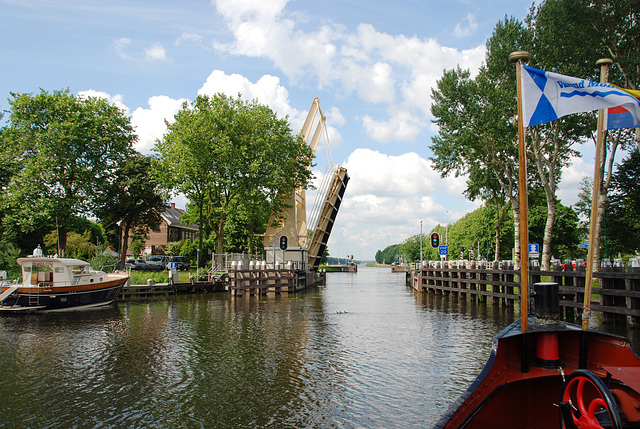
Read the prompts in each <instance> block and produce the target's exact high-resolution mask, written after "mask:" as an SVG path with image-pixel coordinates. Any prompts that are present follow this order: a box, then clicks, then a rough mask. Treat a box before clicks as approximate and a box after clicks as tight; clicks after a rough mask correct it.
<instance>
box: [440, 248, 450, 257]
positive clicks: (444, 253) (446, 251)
mask: <svg viewBox="0 0 640 429" xmlns="http://www.w3.org/2000/svg"><path fill="white" fill-rule="evenodd" d="M448 254H449V246H438V255H440V256H447V255H448Z"/></svg>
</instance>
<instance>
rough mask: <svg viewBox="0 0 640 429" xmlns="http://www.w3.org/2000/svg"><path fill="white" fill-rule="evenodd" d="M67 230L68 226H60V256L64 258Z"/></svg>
mask: <svg viewBox="0 0 640 429" xmlns="http://www.w3.org/2000/svg"><path fill="white" fill-rule="evenodd" d="M67 232H68V229H67V227H66V226H60V227H58V256H59V257H61V258H63V257H64V256H65V248H66V247H67Z"/></svg>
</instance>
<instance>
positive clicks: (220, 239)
mask: <svg viewBox="0 0 640 429" xmlns="http://www.w3.org/2000/svg"><path fill="white" fill-rule="evenodd" d="M167 127H168V131H167V133H166V134H165V136H164V137H163V139H162V140H160V141H158V142H157V144H156V146H155V149H154V150H155V151H156V153H157V154H158V157H157V159H156V160H155V161H156V162H155V171H156V174H157V177H158V178H159V180H160V181H161V182H162V183H163V184H164V185H165V186H166V187H167V188H169V189H172V190H174V191H177V192H181V193H183V194H184V195H186V196H187V198H188V199H189V201H190V202H191V204H189V205H188V206H187V211H188V215H187V216H186V217H185V219H187V220H188V221H190V222H196V223H198V224H199V225H200V240H201V241H200V245H199V248H201V249H203V247H204V237H205V236H210V234H211V233H215V239H216V252H217V253H223V252H224V247H225V246H232V247H235V248H237V249H238V248H245V246H248V249H249V250H251V249H252V245H253V243H254V241H253V235H254V234H255V233H261V232H264V230H265V228H266V222H267V220H268V219H269V215H270V214H271V213H277V212H279V211H280V210H281V209H282V208H283V206H284V196H286V195H289V194H290V193H291V192H293V190H294V189H296V188H306V187H307V184H308V182H309V179H310V174H311V173H310V170H309V166H310V164H311V159H312V152H311V149H310V148H309V147H308V146H307V145H306V143H305V142H304V141H303V140H302V138H301V137H300V136H296V137H294V136H293V135H292V132H291V128H290V126H289V124H288V122H287V120H286V119H278V118H277V116H276V114H275V113H274V112H273V111H272V110H271V109H269V108H268V107H267V106H264V105H260V104H258V103H257V101H251V102H249V101H244V100H242V99H241V98H240V97H238V98H235V99H234V98H231V97H227V96H225V95H223V94H216V95H214V96H213V97H208V96H206V95H200V96H198V97H197V98H196V100H194V101H193V102H192V103H191V104H190V105H189V104H187V103H185V104H184V105H183V108H182V110H181V111H179V112H178V113H177V114H176V116H175V121H174V122H173V123H171V124H168V125H167ZM229 222H231V224H229V226H227V224H228V223H229ZM229 230H230V231H232V234H234V235H235V234H239V235H240V237H238V238H233V239H231V240H227V239H226V238H225V234H226V233H227V232H228V231H229ZM203 250H204V249H203Z"/></svg>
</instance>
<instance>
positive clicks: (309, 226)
mask: <svg viewBox="0 0 640 429" xmlns="http://www.w3.org/2000/svg"><path fill="white" fill-rule="evenodd" d="M314 125H315V128H314ZM312 129H314V132H313V135H312V134H311V130H312ZM301 134H302V137H303V138H304V141H305V142H307V144H308V145H309V147H311V149H312V150H313V153H314V155H315V152H316V148H317V147H318V142H319V141H320V138H321V137H322V136H323V135H324V136H325V137H326V142H325V147H326V149H327V155H328V159H329V166H328V167H327V171H326V172H325V174H324V175H323V178H322V181H321V183H320V186H319V187H318V189H317V191H318V192H317V194H316V199H315V202H314V204H313V206H312V209H311V211H310V215H309V222H307V203H306V191H305V190H304V189H296V190H295V191H294V193H293V195H291V196H290V197H289V198H288V199H287V202H286V204H287V209H286V211H285V214H284V220H283V221H282V222H281V223H280V224H279V225H277V226H269V227H267V230H266V232H265V235H264V242H263V244H264V247H265V252H266V257H267V262H271V261H273V262H274V263H275V262H280V263H285V262H289V261H291V262H293V263H296V264H299V265H301V266H300V268H301V269H307V270H312V271H316V270H317V269H318V266H319V265H320V260H321V259H322V255H323V253H324V251H325V249H326V248H327V242H328V241H329V236H330V234H331V229H332V228H333V223H334V222H335V220H336V216H337V214H338V209H339V208H340V204H341V202H342V198H343V196H344V192H345V190H346V187H347V183H348V182H349V176H348V175H347V170H346V168H344V167H342V166H339V165H338V166H335V165H334V164H333V161H332V159H331V154H330V151H329V139H328V133H327V129H326V117H325V116H324V115H323V114H322V109H321V108H320V100H319V99H318V98H316V99H314V100H313V103H312V104H311V108H310V109H309V114H308V115H307V118H306V120H305V122H304V125H303V127H302V131H301ZM269 225H273V223H272V222H271V221H270V222H269Z"/></svg>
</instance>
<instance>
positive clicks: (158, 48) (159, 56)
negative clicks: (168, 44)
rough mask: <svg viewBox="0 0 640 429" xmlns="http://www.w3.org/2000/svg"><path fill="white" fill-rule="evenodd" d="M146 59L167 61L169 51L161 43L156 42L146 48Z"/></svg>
mask: <svg viewBox="0 0 640 429" xmlns="http://www.w3.org/2000/svg"><path fill="white" fill-rule="evenodd" d="M144 56H145V59H146V60H148V61H166V60H168V59H169V58H168V57H167V51H166V50H165V49H164V47H163V46H162V45H161V44H160V43H156V44H154V45H152V46H150V47H148V48H147V49H145V50H144Z"/></svg>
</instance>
